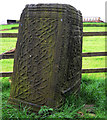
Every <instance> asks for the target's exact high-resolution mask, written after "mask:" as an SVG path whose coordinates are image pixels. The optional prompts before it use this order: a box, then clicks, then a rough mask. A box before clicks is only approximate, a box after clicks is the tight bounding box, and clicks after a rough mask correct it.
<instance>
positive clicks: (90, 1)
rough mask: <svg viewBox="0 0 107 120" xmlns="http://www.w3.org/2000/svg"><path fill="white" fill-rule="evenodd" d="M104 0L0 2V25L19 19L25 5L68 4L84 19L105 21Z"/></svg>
mask: <svg viewBox="0 0 107 120" xmlns="http://www.w3.org/2000/svg"><path fill="white" fill-rule="evenodd" d="M105 2H106V0H0V24H5V23H6V20H7V19H16V20H19V19H20V15H21V13H22V10H23V9H24V7H25V5H26V4H38V3H63V4H70V5H72V6H74V7H76V8H77V9H78V10H80V11H81V12H82V14H83V16H86V17H88V16H89V17H101V19H102V20H105Z"/></svg>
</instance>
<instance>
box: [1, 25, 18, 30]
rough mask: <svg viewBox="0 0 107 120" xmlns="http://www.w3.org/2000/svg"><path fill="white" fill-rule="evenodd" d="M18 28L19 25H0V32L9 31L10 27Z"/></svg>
mask: <svg viewBox="0 0 107 120" xmlns="http://www.w3.org/2000/svg"><path fill="white" fill-rule="evenodd" d="M18 26H19V24H8V25H0V30H3V29H11V28H12V27H18Z"/></svg>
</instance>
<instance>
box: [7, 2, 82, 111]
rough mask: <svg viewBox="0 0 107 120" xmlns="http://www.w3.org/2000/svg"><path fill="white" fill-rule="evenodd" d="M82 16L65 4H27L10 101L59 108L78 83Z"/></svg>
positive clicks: (20, 32)
mask: <svg viewBox="0 0 107 120" xmlns="http://www.w3.org/2000/svg"><path fill="white" fill-rule="evenodd" d="M81 53H82V15H81V13H80V12H79V11H77V10H76V9H75V8H74V7H72V6H70V5H65V4H37V5H27V6H26V7H25V9H24V10H23V12H22V14H21V18H20V26H19V33H18V40H17V44H16V53H15V59H14V70H13V77H12V84H11V92H10V98H9V102H10V103H12V104H18V103H19V102H21V103H23V104H25V105H29V106H32V108H33V110H34V111H38V110H39V109H40V106H41V105H47V106H50V107H53V108H55V107H58V106H60V105H61V103H62V101H63V99H64V96H65V95H66V94H77V93H78V91H79V89H80V83H81V67H82V56H81Z"/></svg>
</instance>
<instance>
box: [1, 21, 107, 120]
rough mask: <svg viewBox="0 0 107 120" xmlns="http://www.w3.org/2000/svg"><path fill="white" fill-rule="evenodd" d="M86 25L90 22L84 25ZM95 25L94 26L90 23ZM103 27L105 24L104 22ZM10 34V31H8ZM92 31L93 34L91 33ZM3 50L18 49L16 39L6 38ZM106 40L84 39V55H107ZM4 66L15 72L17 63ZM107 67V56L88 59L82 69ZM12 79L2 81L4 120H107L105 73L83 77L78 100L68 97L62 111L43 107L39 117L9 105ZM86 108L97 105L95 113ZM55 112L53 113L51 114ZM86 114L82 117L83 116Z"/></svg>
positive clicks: (83, 63)
mask: <svg viewBox="0 0 107 120" xmlns="http://www.w3.org/2000/svg"><path fill="white" fill-rule="evenodd" d="M84 24H86V23H84ZM90 24H92V23H90ZM101 24H103V23H101ZM104 29H105V28H104V27H102V28H101V29H100V27H87V28H84V31H85V32H86V31H88V32H89V31H91V30H93V31H94V32H95V31H101V30H102V31H103V30H104ZM5 32H7V31H5ZM91 32H92V31H91ZM1 40H2V43H0V44H1V45H2V46H3V47H2V49H0V53H2V52H5V51H8V50H10V48H11V49H12V48H14V47H15V44H16V38H15V39H14V38H10V39H9V38H2V39H1ZM105 42H106V41H105V37H103V36H101V37H100V36H98V37H97V36H95V37H84V38H83V52H104V51H105ZM0 62H1V64H2V71H4V72H6V71H12V70H13V60H0ZM100 67H101V68H104V67H105V57H103V56H100V57H84V58H83V60H82V68H83V69H85V68H100ZM9 79H11V78H5V77H4V78H1V80H0V82H1V83H2V117H3V119H12V118H16V119H19V118H21V119H23V118H29V119H39V118H43V119H51V118H63V119H64V118H71V119H79V118H80V119H86V118H92V119H95V118H96V119H101V118H105V119H106V113H105V111H106V110H105V105H106V103H105V102H106V96H105V90H106V91H107V88H106V87H105V86H106V85H105V84H106V83H105V80H107V76H105V73H93V74H91V73H88V74H82V84H81V91H80V94H79V96H78V98H76V97H74V96H67V97H66V102H65V104H64V105H63V106H62V108H60V109H55V110H53V109H51V108H48V107H46V106H44V107H42V108H41V110H40V111H39V113H38V114H35V113H32V112H28V108H26V107H23V106H21V107H20V108H21V109H16V108H14V107H13V106H12V105H10V104H7V101H8V97H9V94H10V82H9ZM85 105H94V106H93V108H91V109H90V110H91V112H87V109H86V108H85ZM49 111H51V113H50V112H49ZM81 114H82V115H81Z"/></svg>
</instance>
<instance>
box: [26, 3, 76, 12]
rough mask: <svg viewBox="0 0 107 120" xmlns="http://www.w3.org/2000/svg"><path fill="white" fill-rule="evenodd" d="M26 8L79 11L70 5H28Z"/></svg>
mask: <svg viewBox="0 0 107 120" xmlns="http://www.w3.org/2000/svg"><path fill="white" fill-rule="evenodd" d="M25 8H28V9H51V10H52V9H62V10H63V9H66V10H75V11H78V10H77V9H76V8H75V7H73V6H71V5H69V4H27V5H26V7H25Z"/></svg>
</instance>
